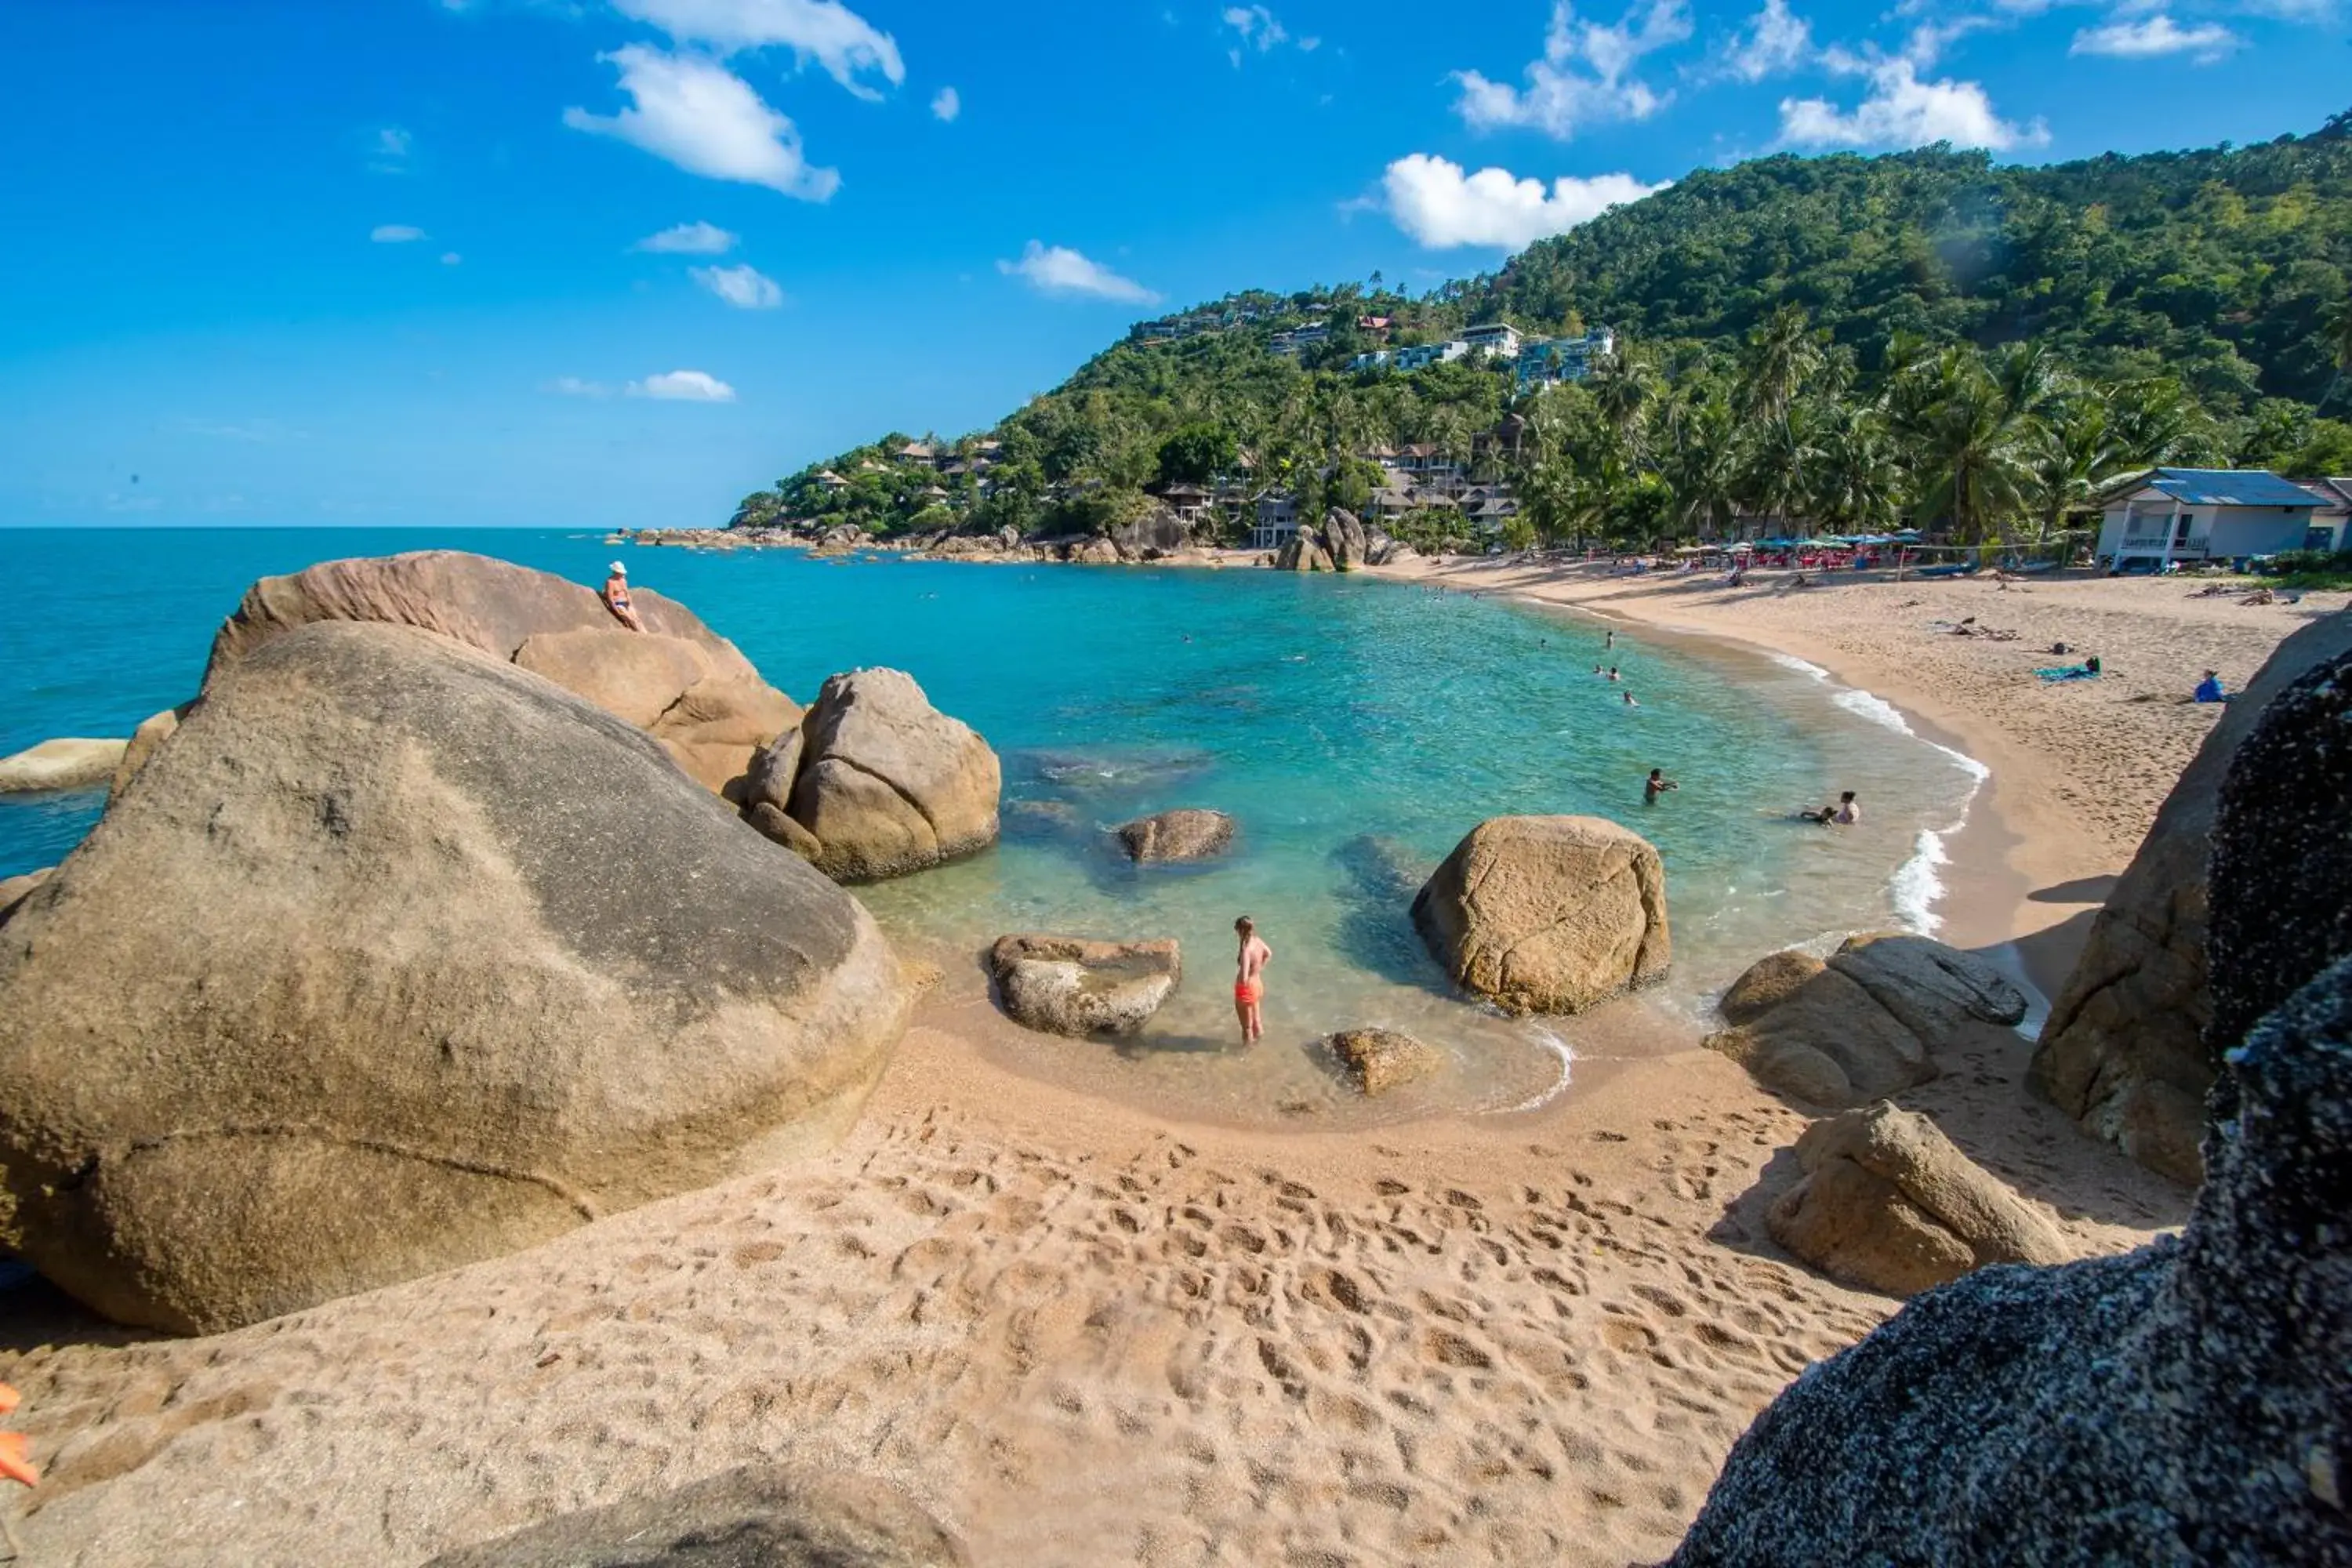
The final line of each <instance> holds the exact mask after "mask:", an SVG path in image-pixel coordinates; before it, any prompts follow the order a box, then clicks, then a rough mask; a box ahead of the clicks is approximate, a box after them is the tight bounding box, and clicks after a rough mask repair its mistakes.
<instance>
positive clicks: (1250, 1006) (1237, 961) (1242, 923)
mask: <svg viewBox="0 0 2352 1568" xmlns="http://www.w3.org/2000/svg"><path fill="white" fill-rule="evenodd" d="M1234 931H1236V932H1237V933H1239V934H1240V936H1241V939H1242V945H1241V952H1239V953H1238V954H1236V955H1235V957H1234V1016H1236V1017H1238V1018H1239V1019H1241V1023H1242V1044H1244V1045H1248V1044H1249V1043H1250V1042H1251V1041H1253V1040H1255V1039H1256V1038H1258V1037H1260V1036H1262V1035H1264V1034H1265V1021H1264V1020H1263V1019H1261V1018H1260V1017H1259V1016H1258V1012H1257V1009H1258V1004H1259V1003H1261V1002H1263V1001H1265V966H1266V964H1267V963H1268V962H1269V961H1271V960H1272V959H1273V957H1274V949H1272V948H1270V947H1268V946H1266V945H1265V942H1261V941H1260V940H1259V939H1258V934H1257V922H1256V921H1253V920H1251V919H1250V918H1249V916H1247V915H1244V916H1243V917H1242V918H1241V919H1239V920H1237V921H1234Z"/></svg>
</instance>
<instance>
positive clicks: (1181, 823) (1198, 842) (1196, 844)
mask: <svg viewBox="0 0 2352 1568" xmlns="http://www.w3.org/2000/svg"><path fill="white" fill-rule="evenodd" d="M1233 842H1234V819H1233V818H1232V817H1230V816H1226V815H1225V814H1224V813H1223V812H1222V811H1202V810H1198V809H1193V808H1186V809H1183V810H1179V811H1163V812H1161V813H1160V815H1159V816H1146V817H1140V818H1139V819H1137V820H1136V821H1134V822H1129V823H1124V824H1122V825H1121V826H1119V828H1118V843H1119V847H1120V848H1122V849H1124V850H1126V851H1127V856H1128V858H1129V859H1130V860H1135V861H1139V862H1140V861H1151V860H1206V859H1208V858H1210V857H1212V856H1215V855H1222V854H1223V853H1224V852H1225V851H1226V850H1227V849H1229V848H1231V847H1233Z"/></svg>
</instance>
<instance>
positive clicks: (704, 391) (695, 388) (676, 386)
mask: <svg viewBox="0 0 2352 1568" xmlns="http://www.w3.org/2000/svg"><path fill="white" fill-rule="evenodd" d="M628 393H629V395H630V396H631V397H656V398H660V399H661V400H663V401H664V402H667V403H732V402H734V401H735V389H734V388H733V387H731V386H730V385H728V384H726V383H725V382H723V381H721V380H719V378H718V377H717V376H715V375H712V374H709V372H707V371H699V370H666V371H664V372H662V373H661V374H659V375H649V376H647V377H646V378H645V380H643V381H633V382H631V383H629V386H628Z"/></svg>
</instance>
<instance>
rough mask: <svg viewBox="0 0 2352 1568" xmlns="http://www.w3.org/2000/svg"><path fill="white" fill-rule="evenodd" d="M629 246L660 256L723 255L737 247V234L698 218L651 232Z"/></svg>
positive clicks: (632, 248)
mask: <svg viewBox="0 0 2352 1568" xmlns="http://www.w3.org/2000/svg"><path fill="white" fill-rule="evenodd" d="M629 248H630V249H631V250H650V251H652V252H654V253H655V254H656V255H658V256H724V255H726V254H727V253H728V252H729V251H730V250H732V249H734V248H735V236H733V235H731V234H730V233H728V232H727V231H726V230H725V229H723V228H721V227H719V226H718V225H717V224H715V223H703V222H701V221H700V220H697V221H696V222H693V223H682V224H678V225H677V226H674V227H670V228H666V229H664V230H662V231H661V232H660V233H659V234H649V235H647V236H646V237H645V238H643V239H641V240H639V241H637V243H636V244H635V245H633V246H631V247H629Z"/></svg>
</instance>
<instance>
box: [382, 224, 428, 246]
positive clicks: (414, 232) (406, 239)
mask: <svg viewBox="0 0 2352 1568" xmlns="http://www.w3.org/2000/svg"><path fill="white" fill-rule="evenodd" d="M368 237H369V238H370V239H372V240H373V241H375V242H376V243H377V244H378V245H410V244H413V243H415V241H417V240H420V239H423V238H424V237H425V231H424V230H423V229H421V228H418V227H417V226H415V224H409V223H380V224H378V225H376V226H374V227H373V228H372V229H370V230H368Z"/></svg>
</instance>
